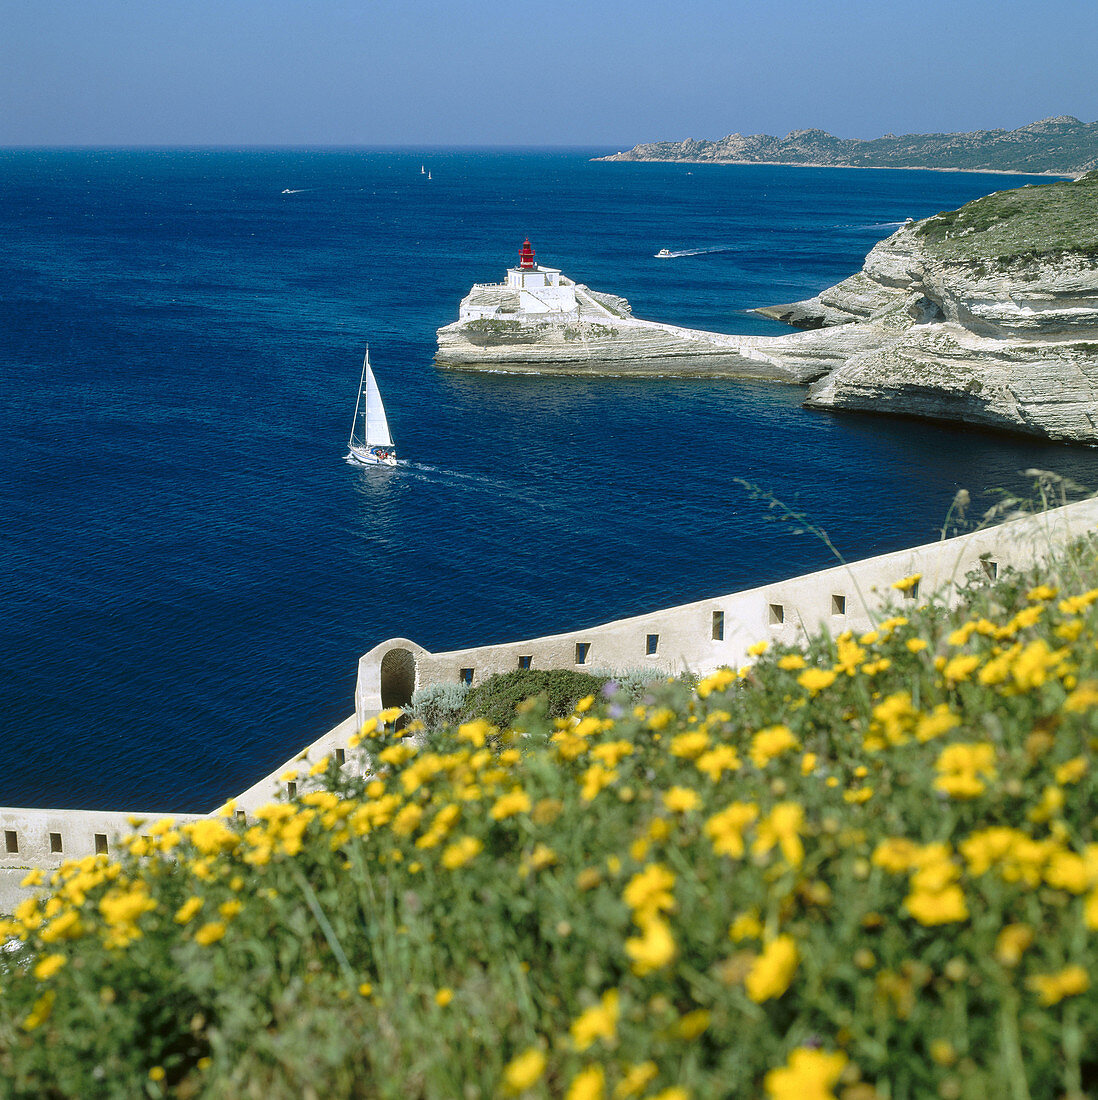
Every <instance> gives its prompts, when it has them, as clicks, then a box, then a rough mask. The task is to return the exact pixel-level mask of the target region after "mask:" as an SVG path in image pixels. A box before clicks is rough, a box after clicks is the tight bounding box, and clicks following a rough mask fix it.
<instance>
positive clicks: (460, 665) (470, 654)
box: [355, 500, 1098, 721]
mask: <svg viewBox="0 0 1098 1100" xmlns="http://www.w3.org/2000/svg"><path fill="white" fill-rule="evenodd" d="M1095 530H1098V500H1088V501H1083V502H1081V503H1079V504H1073V505H1068V506H1067V507H1065V508H1059V509H1055V510H1052V511H1049V512H1045V513H1042V514H1040V515H1036V516H1032V517H1028V518H1024V519H1018V520H1014V521H1011V522H1010V523H1005V524H1001V525H999V526H996V527H990V528H987V529H985V530H980V531H975V532H972V533H970V534H966V535H961V536H959V537H957V538H952V539H948V540H944V541H941V542H935V543H929V544H927V545H924V546H918V547H914V548H912V549H908V550H899V551H896V552H895V553H892V554H883V555H881V556H879V557H875V558H868V559H866V560H864V561H859V562H851V563H849V564H846V565H837V566H835V567H834V568H831V569H824V570H821V571H819V572H816V573H809V574H805V575H803V576H799V577H791V578H789V579H788V580H783V581H776V582H774V583H772V584H766V585H762V586H760V587H758V588H753V589H750V590H748V591H743V592H731V593H726V594H724V595H720V596H714V597H713V598H712V599H707V600H699V601H697V602H695V603H690V604H685V605H682V606H679V607H673V608H667V609H664V610H659V611H653V612H650V613H648V614H645V615H637V616H635V617H633V618H629V619H619V620H617V621H615V622H610V623H603V624H601V625H598V626H592V627H590V628H587V629H584V630H573V631H568V632H567V633H564V634H554V635H549V636H547V637H542V638H532V639H527V640H526V641H519V642H506V643H502V644H499V645H489V646H470V647H468V648H465V649H457V650H451V651H449V652H444V653H431V652H429V651H428V650H426V649H424V648H423V647H422V646H420V645H417V644H416V643H415V642H412V641H411V640H409V639H407V638H393V639H390V640H388V641H385V642H382V643H380V644H379V645H376V646H374V648H373V649H371V650H370V651H369V652H368V653H366V654H364V655H363V656H362V658H361V659H360V660H359V669H358V682H357V687H356V693H355V709H356V714H357V716H358V718H359V720H360V721H364V720H365V719H366V718H367V717H368V716H369V715H371V714H373V713H375V712H376V711H377V710H378V709H379V708H380V707H381V706H382V705H383V699H382V685H381V673H380V670H381V662H382V660H383V658H384V657H385V655H386V654H387V653H389V652H391V651H393V650H405V651H407V652H408V653H410V654H411V655H412V657H413V658H414V660H415V664H416V675H415V686H416V688H417V689H418V688H422V687H426V686H427V685H430V684H436V683H447V682H450V683H456V682H459V681H461V680H463V679H467V672H466V670H469V669H472V683H474V684H475V683H479V682H481V681H482V680H484V679H486V678H487V677H488V676H490V675H492V674H493V673H496V672H510V671H511V670H512V669H516V668H518V667H520V666H519V659H520V658H525V657H529V658H530V667H532V668H584V667H586V668H589V669H611V670H618V671H624V670H627V669H633V668H638V667H643V666H646V665H649V666H652V667H656V668H660V669H664V670H666V671H667V672H669V673H677V672H682V671H686V670H691V671H694V672H699V673H705V672H709V671H712V670H713V669H715V668H719V667H720V666H722V665H730V666H732V667H738V666H740V665H742V664H744V663H746V662H747V661H748V659H749V658H748V656H747V649H748V647H749V646H751V645H753V644H754V643H755V642H757V641H760V640H762V639H769V640H776V641H783V642H791V643H792V642H796V641H798V640H800V639H802V638H804V637H805V636H806V635H807V634H810V633H812V632H813V631H815V630H817V629H819V628H820V627H823V628H826V629H828V630H830V631H831V632H832V633H836V634H837V633H840V632H842V631H843V630H846V629H848V628H849V629H853V630H868V629H870V628H871V627H872V625H873V623H874V622H875V621H877V620H878V619H879V618H880V616H881V609H882V607H884V606H885V605H887V604H888V603H890V602H891V603H895V604H899V605H901V606H902V605H903V604H904V603H905V600H904V598H903V597H901V596H900V594H899V593H897V592H896V591H894V590H893V589H892V587H891V586H892V585H893V584H894V583H895V582H896V581H898V580H901V579H902V578H904V577H907V576H910V575H911V574H913V573H921V574H922V575H923V579H922V581H921V582H920V592H919V597H920V599H922V598H925V597H927V596H928V595H929V594H931V593H933V592H938V591H942V590H947V591H948V590H949V589H951V588H952V586H953V585H955V584H956V583H958V582H960V581H963V580H964V578H965V576H966V575H967V574H968V573H970V572H973V571H977V572H978V575H980V576H988V577H990V576H991V575H993V574H997V573H1001V572H1002V571H1003V570H1004V569H1006V568H1008V567H1014V568H1016V569H1022V568H1028V567H1030V566H1031V565H1034V564H1035V563H1037V562H1038V561H1040V560H1041V559H1042V558H1044V557H1045V556H1047V555H1048V554H1049V553H1050V552H1051V551H1053V550H1054V549H1055V548H1056V547H1058V546H1060V545H1063V544H1064V543H1065V542H1067V541H1069V540H1071V539H1074V538H1078V537H1081V536H1082V535H1084V534H1086V533H1088V532H1091V531H1095ZM918 602H919V601H918V600H912V601H911V603H910V606H916V604H917V603H918ZM840 607H841V608H842V611H841V613H838V612H837V609H838V608H840ZM714 612H721V613H723V623H724V637H723V638H722V639H714V638H713V613H714ZM652 635H655V637H656V642H655V646H656V652H655V653H654V654H650V653H649V652H648V648H649V646H648V640H649V637H650V636H652ZM579 645H584V646H587V647H588V648H587V650H586V652H585V654H584V662H583V664H582V665H581V664H578V663H577V649H576V647H577V646H579ZM463 672H466V674H465V675H463ZM386 702H388V701H386Z"/></svg>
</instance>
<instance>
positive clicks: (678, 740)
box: [668, 730, 709, 760]
mask: <svg viewBox="0 0 1098 1100" xmlns="http://www.w3.org/2000/svg"><path fill="white" fill-rule="evenodd" d="M708 747H709V734H707V733H704V732H703V731H701V730H691V731H690V732H688V733H680V734H678V736H676V737H672V738H671V744H670V746H669V750H668V751H669V752H670V753H671V755H672V756H679V757H683V758H685V759H686V760H694V759H695V758H697V757H699V756H701V754H702V753H703V752H705V750H706V749H707V748H708Z"/></svg>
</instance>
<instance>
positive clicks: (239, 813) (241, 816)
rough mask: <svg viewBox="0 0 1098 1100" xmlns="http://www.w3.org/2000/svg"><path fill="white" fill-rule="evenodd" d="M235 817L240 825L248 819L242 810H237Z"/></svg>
mask: <svg viewBox="0 0 1098 1100" xmlns="http://www.w3.org/2000/svg"><path fill="white" fill-rule="evenodd" d="M235 817H236V820H237V821H239V822H240V823H241V824H242V825H243V824H244V823H245V822H247V820H248V814H247V812H246V811H244V810H237V811H236V814H235Z"/></svg>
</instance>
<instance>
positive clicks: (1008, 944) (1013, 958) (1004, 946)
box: [995, 924, 1033, 966]
mask: <svg viewBox="0 0 1098 1100" xmlns="http://www.w3.org/2000/svg"><path fill="white" fill-rule="evenodd" d="M1031 943H1033V929H1032V928H1030V927H1029V925H1028V924H1008V925H1005V926H1004V927H1003V928H1002V929H1001V930H1000V932H999V935H998V936H996V937H995V957H996V958H997V959H998V960H999V962H1001V963H1002V964H1003V965H1004V966H1017V965H1018V963H1019V962H1021V961H1022V953H1023V952H1024V951H1025V949H1026V948H1027V947H1029V945H1030V944H1031Z"/></svg>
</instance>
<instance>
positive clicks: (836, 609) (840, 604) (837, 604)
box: [831, 594, 846, 615]
mask: <svg viewBox="0 0 1098 1100" xmlns="http://www.w3.org/2000/svg"><path fill="white" fill-rule="evenodd" d="M831 614H832V615H845V614H846V597H845V596H839V595H836V594H832V596H831Z"/></svg>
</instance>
